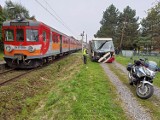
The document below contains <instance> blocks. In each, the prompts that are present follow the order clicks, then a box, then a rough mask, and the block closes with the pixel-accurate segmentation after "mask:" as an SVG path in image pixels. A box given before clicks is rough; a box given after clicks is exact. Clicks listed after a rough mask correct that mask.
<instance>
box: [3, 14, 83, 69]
mask: <svg viewBox="0 0 160 120" xmlns="http://www.w3.org/2000/svg"><path fill="white" fill-rule="evenodd" d="M2 35H3V40H4V60H5V61H6V63H7V64H8V66H10V67H16V68H34V67H37V66H40V65H42V64H43V63H44V62H46V61H48V60H52V59H54V58H55V57H56V56H59V55H63V54H66V53H70V52H75V51H77V50H80V49H81V43H80V41H78V40H76V39H75V38H73V37H70V36H67V35H65V34H63V33H61V32H59V31H57V30H56V29H54V28H52V27H49V26H47V25H46V24H44V23H42V22H39V21H36V20H28V19H24V18H20V17H18V18H17V19H14V20H10V21H5V22H4V23H3V26H2Z"/></svg>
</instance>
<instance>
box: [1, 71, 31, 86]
mask: <svg viewBox="0 0 160 120" xmlns="http://www.w3.org/2000/svg"><path fill="white" fill-rule="evenodd" d="M33 70H34V69H33ZM33 70H27V71H26V70H15V69H11V70H8V71H5V72H2V73H0V86H3V85H5V84H7V83H9V82H11V81H14V80H16V79H18V78H20V77H22V76H24V75H26V74H28V73H30V72H32V71H33Z"/></svg>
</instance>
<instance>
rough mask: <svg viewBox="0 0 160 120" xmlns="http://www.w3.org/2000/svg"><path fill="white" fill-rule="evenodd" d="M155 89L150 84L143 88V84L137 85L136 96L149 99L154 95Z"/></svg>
mask: <svg viewBox="0 0 160 120" xmlns="http://www.w3.org/2000/svg"><path fill="white" fill-rule="evenodd" d="M153 92H154V88H153V86H152V85H150V84H145V85H144V88H142V84H139V85H137V88H136V94H137V96H138V97H139V98H141V99H148V98H150V97H151V96H152V95H153Z"/></svg>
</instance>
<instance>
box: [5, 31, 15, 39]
mask: <svg viewBox="0 0 160 120" xmlns="http://www.w3.org/2000/svg"><path fill="white" fill-rule="evenodd" d="M13 40H14V31H13V30H6V31H5V41H13Z"/></svg>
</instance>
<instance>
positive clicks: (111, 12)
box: [94, 4, 119, 42]
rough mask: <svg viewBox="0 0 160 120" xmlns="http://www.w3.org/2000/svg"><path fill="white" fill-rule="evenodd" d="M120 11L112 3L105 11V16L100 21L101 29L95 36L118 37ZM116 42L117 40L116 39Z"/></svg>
mask: <svg viewBox="0 0 160 120" xmlns="http://www.w3.org/2000/svg"><path fill="white" fill-rule="evenodd" d="M118 15H119V11H118V9H116V7H115V6H114V5H113V4H112V5H110V6H109V7H108V8H107V9H106V11H105V12H103V18H102V20H101V21H100V24H101V27H100V30H98V31H97V33H96V34H95V35H94V36H95V37H111V38H113V40H115V39H114V38H116V29H117V22H118ZM114 42H115V41H114Z"/></svg>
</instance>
